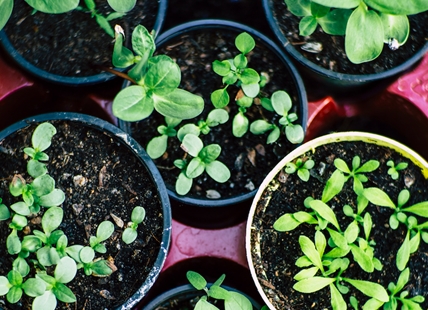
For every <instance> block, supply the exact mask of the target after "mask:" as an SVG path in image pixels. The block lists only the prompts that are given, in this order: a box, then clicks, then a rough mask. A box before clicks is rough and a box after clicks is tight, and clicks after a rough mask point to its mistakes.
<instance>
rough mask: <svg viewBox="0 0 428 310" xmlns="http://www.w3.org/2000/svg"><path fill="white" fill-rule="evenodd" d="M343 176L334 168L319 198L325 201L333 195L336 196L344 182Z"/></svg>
mask: <svg viewBox="0 0 428 310" xmlns="http://www.w3.org/2000/svg"><path fill="white" fill-rule="evenodd" d="M345 181H346V180H345V176H344V175H343V173H342V172H341V171H339V170H335V171H334V172H333V173H332V175H331V176H330V178H329V179H328V180H327V183H326V185H325V187H324V190H323V193H322V198H321V200H322V201H323V202H325V203H327V202H328V201H330V200H331V199H332V198H333V197H334V196H336V195H337V194H338V193H340V191H341V190H342V188H343V185H344V184H345Z"/></svg>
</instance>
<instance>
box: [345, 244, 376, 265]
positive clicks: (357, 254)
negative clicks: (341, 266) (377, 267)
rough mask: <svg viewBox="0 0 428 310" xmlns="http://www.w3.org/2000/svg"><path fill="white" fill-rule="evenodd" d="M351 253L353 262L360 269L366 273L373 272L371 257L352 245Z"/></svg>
mask: <svg viewBox="0 0 428 310" xmlns="http://www.w3.org/2000/svg"><path fill="white" fill-rule="evenodd" d="M351 252H352V255H353V256H354V259H355V261H356V262H357V263H358V265H360V267H361V268H362V269H363V270H364V271H366V272H373V271H374V264H373V260H372V257H371V256H369V255H367V254H366V253H365V252H364V251H363V250H361V249H360V248H359V247H357V246H356V245H354V244H351Z"/></svg>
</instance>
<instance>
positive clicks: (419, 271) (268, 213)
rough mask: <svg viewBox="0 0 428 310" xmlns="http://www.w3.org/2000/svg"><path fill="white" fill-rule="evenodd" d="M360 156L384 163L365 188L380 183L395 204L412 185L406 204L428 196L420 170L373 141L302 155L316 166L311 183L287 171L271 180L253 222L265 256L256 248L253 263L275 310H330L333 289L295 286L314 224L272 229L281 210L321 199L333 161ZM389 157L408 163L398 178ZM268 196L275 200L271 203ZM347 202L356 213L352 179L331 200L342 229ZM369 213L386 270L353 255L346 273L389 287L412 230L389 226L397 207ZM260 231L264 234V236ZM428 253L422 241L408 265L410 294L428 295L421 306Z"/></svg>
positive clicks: (427, 280)
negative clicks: (303, 241)
mask: <svg viewBox="0 0 428 310" xmlns="http://www.w3.org/2000/svg"><path fill="white" fill-rule="evenodd" d="M355 155H359V156H360V157H361V163H365V162H367V161H368V160H370V159H377V160H379V162H380V167H379V168H378V169H377V170H376V171H375V172H371V173H366V174H365V175H366V176H367V177H368V181H367V182H366V183H364V187H365V188H367V187H378V188H380V189H382V190H383V191H385V192H386V193H387V194H388V195H389V196H390V197H391V199H392V201H394V202H396V201H397V197H398V194H399V192H400V191H401V190H403V189H408V190H409V191H410V200H409V202H408V203H407V204H406V206H410V205H412V204H414V203H417V202H421V201H426V200H427V198H428V186H427V185H428V184H427V181H426V180H425V178H424V177H423V175H422V174H421V170H420V168H418V167H417V166H415V165H414V164H412V163H411V162H410V160H409V159H407V158H403V157H402V156H401V155H400V154H398V153H397V152H396V151H394V150H392V149H389V148H386V147H378V146H376V145H374V144H365V143H362V142H357V143H350V142H340V143H332V144H330V145H326V146H319V147H317V148H316V150H315V151H310V152H307V153H306V154H304V156H303V157H302V158H305V159H308V158H311V159H312V160H314V161H315V167H314V169H312V171H311V177H310V179H309V181H308V182H303V181H301V180H300V179H299V178H298V177H297V176H296V174H286V173H285V172H284V171H283V170H282V171H281V172H279V173H278V174H277V175H276V176H275V177H274V179H273V180H272V181H271V183H270V184H269V188H270V189H265V191H264V192H263V194H262V196H261V199H260V201H258V204H257V208H256V210H255V215H254V221H253V224H252V225H253V234H252V240H251V242H252V244H253V245H254V243H259V244H260V248H261V253H262V254H261V257H260V256H258V255H257V254H256V253H254V252H253V261H254V262H256V263H255V269H256V273H257V277H258V279H259V281H260V283H261V285H262V286H263V290H264V292H265V294H266V295H267V296H268V298H269V300H270V301H271V303H272V304H273V305H274V306H275V307H276V309H331V305H330V290H329V289H328V287H327V288H324V289H322V290H321V291H319V292H316V293H312V294H302V293H299V292H297V291H295V290H294V289H293V288H292V287H293V285H294V284H295V283H296V281H295V280H294V279H293V277H294V275H295V274H297V272H298V271H300V268H298V267H297V266H295V264H294V263H295V261H296V260H297V258H299V257H301V256H302V255H303V253H302V251H301V249H300V246H299V242H298V238H299V236H301V235H306V236H308V237H309V238H310V239H311V240H313V237H314V233H315V227H313V226H314V225H312V226H310V225H305V224H302V225H300V226H298V228H296V229H295V230H293V231H290V232H278V231H275V230H274V229H273V223H274V222H275V221H276V219H278V218H279V217H280V216H281V215H282V214H285V213H290V212H295V211H297V210H304V209H305V207H304V205H303V201H304V199H305V198H307V197H309V196H311V197H313V198H315V199H320V198H321V195H322V190H323V188H324V185H325V182H326V180H327V179H328V178H329V177H330V175H331V174H332V173H333V171H334V170H335V167H334V164H333V161H334V159H335V158H342V159H343V160H345V162H346V163H347V164H348V167H351V162H352V158H353V157H354V156H355ZM388 160H393V161H394V163H395V164H397V163H399V162H407V163H408V164H409V165H408V167H407V168H406V169H405V170H403V171H401V172H400V176H399V178H398V180H393V179H392V178H391V177H390V176H389V175H388V174H387V171H388V168H389V167H388V166H387V165H386V162H387V161H388ZM275 187H277V188H275ZM269 199H271V200H270V201H269ZM345 204H348V205H350V206H351V207H353V208H354V212H356V211H355V210H356V195H355V193H354V192H353V189H352V181H351V180H349V181H347V182H346V184H345V186H344V188H343V190H342V192H341V193H339V194H338V195H337V196H336V197H335V198H333V199H332V200H330V201H329V202H328V205H329V206H330V207H331V208H332V209H333V210H334V212H335V213H336V217H337V218H338V221H339V224H340V226H341V228H342V229H345V228H346V227H347V225H348V224H349V223H350V222H351V219H350V218H349V217H346V216H345V215H344V214H343V211H342V208H343V206H344V205H345ZM306 210H307V209H306ZM366 211H368V212H369V213H370V215H371V216H372V219H373V228H372V231H371V236H370V240H374V241H375V242H376V245H375V252H374V256H375V257H376V258H378V259H379V260H380V261H381V262H382V264H383V268H382V270H381V271H377V270H375V271H374V272H373V273H366V272H364V271H363V270H362V269H361V268H360V267H359V265H358V264H356V263H354V264H352V261H353V260H352V255H349V254H348V256H347V257H348V258H349V259H350V260H351V264H350V267H349V268H348V269H347V270H346V271H345V272H344V273H343V274H342V276H343V277H348V278H351V279H360V280H369V281H373V282H377V283H380V284H381V285H383V286H384V287H385V288H386V287H387V286H388V284H389V283H390V282H394V283H396V282H397V279H398V276H399V274H400V272H399V271H398V269H397V267H396V264H395V258H396V255H395V253H397V251H398V249H399V247H400V245H401V244H402V242H403V240H404V238H405V236H406V232H407V229H406V228H405V227H403V226H400V227H399V228H398V229H397V230H392V229H391V228H390V227H389V217H390V215H391V214H392V212H393V211H392V209H389V208H385V207H376V206H373V205H372V204H369V205H368V207H367V209H366ZM425 221H426V219H423V218H419V219H418V223H423V222H425ZM401 225H403V224H401ZM257 235H259V236H260V239H258V236H257ZM360 236H361V237H363V233H360ZM427 251H428V245H427V244H426V243H424V242H423V241H421V243H420V246H419V250H418V251H417V252H415V253H413V254H411V257H410V261H409V263H408V267H409V268H410V274H411V275H410V280H409V283H408V284H407V285H406V286H405V290H408V291H409V293H410V296H415V295H421V296H424V297H425V302H424V303H423V304H421V308H422V309H428V300H427V298H426V297H427V293H426V292H427V291H428V273H427V272H426V270H427V267H428V256H427V254H426V253H427ZM262 269H264V271H263V270H262ZM350 294H351V295H355V296H356V297H357V299H358V300H359V301H360V305H362V304H364V302H365V301H366V300H367V297H365V296H363V295H361V294H360V293H358V292H355V290H353V289H352V288H351V292H350ZM350 294H348V295H345V296H344V298H345V301H346V302H349V296H350ZM348 309H352V307H351V306H350V304H348Z"/></svg>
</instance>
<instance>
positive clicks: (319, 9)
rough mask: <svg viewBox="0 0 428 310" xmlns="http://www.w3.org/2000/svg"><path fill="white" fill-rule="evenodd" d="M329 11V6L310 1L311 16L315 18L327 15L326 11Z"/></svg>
mask: <svg viewBox="0 0 428 310" xmlns="http://www.w3.org/2000/svg"><path fill="white" fill-rule="evenodd" d="M329 11H330V7H329V6H324V5H320V4H318V3H316V2H313V1H312V2H311V13H312V16H313V17H315V18H317V19H318V18H321V17H323V16H325V15H327V13H328V12H329Z"/></svg>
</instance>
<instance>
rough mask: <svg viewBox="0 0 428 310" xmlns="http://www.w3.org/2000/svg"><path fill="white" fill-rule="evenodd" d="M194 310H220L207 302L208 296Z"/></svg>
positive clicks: (202, 298)
mask: <svg viewBox="0 0 428 310" xmlns="http://www.w3.org/2000/svg"><path fill="white" fill-rule="evenodd" d="M194 310H218V308H217V307H216V306H214V305H212V304H210V303H209V302H208V301H207V297H206V296H202V297H201V299H199V301H198V302H197V303H196V306H195V309H194Z"/></svg>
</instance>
